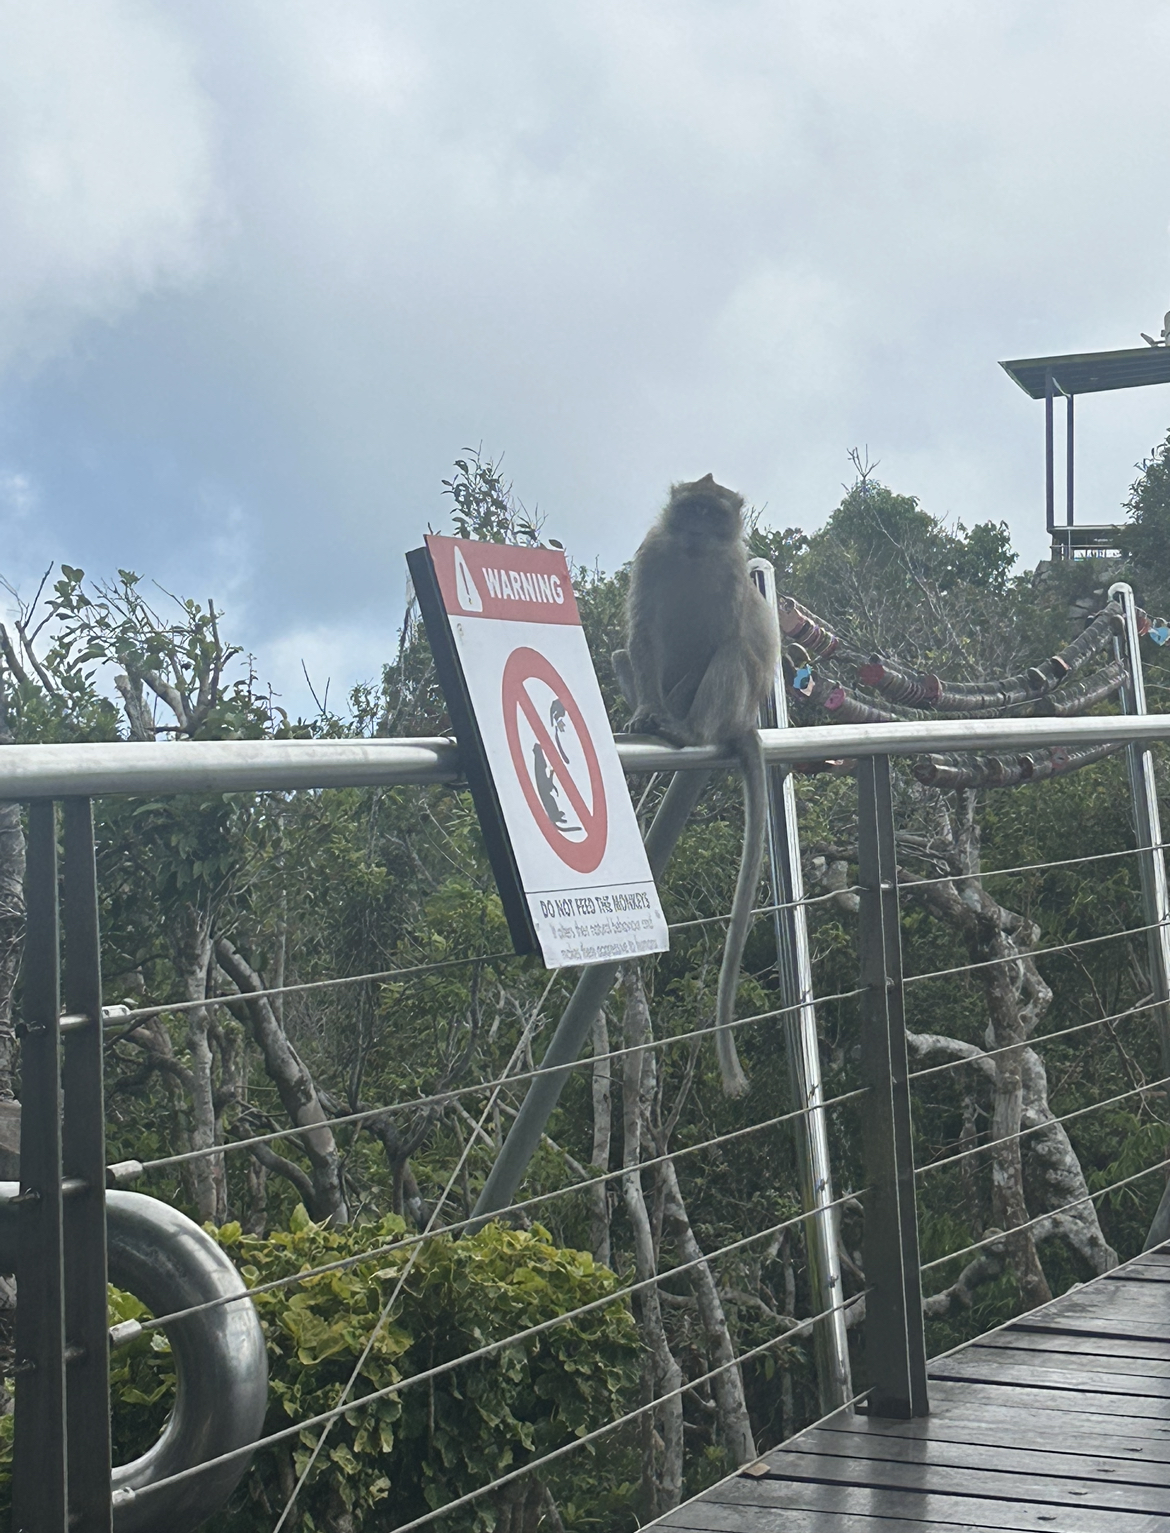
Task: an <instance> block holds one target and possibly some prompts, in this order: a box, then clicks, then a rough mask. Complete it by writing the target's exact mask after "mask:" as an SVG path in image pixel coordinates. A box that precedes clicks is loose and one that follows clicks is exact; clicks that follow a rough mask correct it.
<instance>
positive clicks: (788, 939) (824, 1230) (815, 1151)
mask: <svg viewBox="0 0 1170 1533" xmlns="http://www.w3.org/2000/svg"><path fill="white" fill-rule="evenodd" d="M749 569H750V570H751V574H752V579H753V580H754V581H755V582H756V584H757V586H758V587H759V589H760V591H761V592H762V593H763V596H764V599H765V600H766V601H767V602H768V603H769V604H770V605H771V606H772V608H773V609H774V608H775V606H776V574H775V571H774V570H773V568H772V566H771V565H770V564H769V563H768V562H767V561H766V560H764V559H753V560H752V561H751V564H750V565H749ZM763 711H764V713H765V714H766V717H764V718H762V719H761V720H760V723H761V725H762V726H763V727H764V728H765V729H786V728H787V727H788V707H787V704H786V702H785V699H784V675H783V671H782V669H781V667H780V665H779V663H777V666H776V675H775V677H774V679H773V683H772V695H771V698H770V700H769V705H767V706H766V707H765V709H764V710H763ZM768 862H769V866H770V867H771V869H772V902H773V904H775V905H784V906H786V907H788V908H786V909H783V910H776V911H775V912H774V913H773V915H774V924H775V929H776V972H777V976H778V979H779V982H780V983H779V991H780V1004H781V1006H784V1007H789V1008H793V1009H792V1010H790V1011H789V1012H788V1014H787V1016H786V1017H785V1018H784V1041H785V1051H786V1054H787V1061H788V1080H789V1089H790V1095H791V1099H792V1100H791V1106H792V1108H793V1109H800V1108H807V1109H809V1111H808V1116H807V1117H801V1118H797V1119H796V1120H795V1122H794V1124H793V1133H794V1136H795V1140H796V1164H797V1174H798V1176H799V1178H800V1197H801V1207H802V1208H803V1209H804V1211H805V1213H811V1214H812V1215H813V1217H812V1218H811V1219H810V1220H809V1221H808V1223H807V1224H806V1225H805V1237H806V1238H805V1249H806V1252H807V1257H808V1268H809V1282H810V1285H811V1287H812V1291H813V1294H814V1296H815V1306H814V1307H815V1310H816V1312H817V1313H818V1314H823V1315H824V1318H823V1319H822V1320H818V1321H817V1323H816V1326H815V1327H814V1331H813V1336H814V1345H815V1349H816V1362H817V1385H818V1389H819V1393H820V1404H821V1412H822V1414H824V1415H828V1413H829V1412H830V1411H833V1410H836V1409H837V1408H838V1407H839V1406H842V1405H844V1404H845V1402H846V1400H848V1399H849V1398H850V1397H851V1396H852V1394H853V1386H852V1383H851V1379H850V1370H849V1340H848V1336H847V1334H846V1331H845V1314H844V1311H843V1310H842V1309H841V1308H840V1304H841V1295H842V1287H841V1263H840V1258H839V1257H838V1254H837V1210H836V1209H835V1208H834V1207H833V1206H832V1205H833V1178H832V1170H831V1166H830V1161H829V1136H828V1123H827V1120H826V1116H825V1112H824V1109H823V1107H822V1105H821V1104H822V1103H823V1101H824V1089H823V1083H822V1080H821V1056H820V1047H819V1039H818V1035H817V1014H816V1006H815V1004H814V1000H813V977H812V957H811V954H810V952H809V943H808V917H807V913H806V911H805V908H804V906H803V905H802V904H801V903H800V902H801V901H802V900H803V899H804V875H803V872H802V870H801V864H800V835H799V830H798V827H797V818H796V793H795V790H794V787H793V781H792V775H791V773H790V772H789V771H788V770H787V768H781V767H772V768H770V770H769V772H768Z"/></svg>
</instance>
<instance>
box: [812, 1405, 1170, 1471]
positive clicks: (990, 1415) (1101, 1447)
mask: <svg viewBox="0 0 1170 1533" xmlns="http://www.w3.org/2000/svg"><path fill="white" fill-rule="evenodd" d="M1036 1420H1037V1421H1038V1422H1039V1424H1038V1425H1036V1426H1033V1427H1031V1428H1030V1429H1029V1431H1028V1435H1027V1437H1026V1439H1021V1436H1020V1418H1019V1413H1018V1412H1017V1411H1009V1410H1000V1409H997V1408H996V1407H995V1406H986V1407H983V1408H981V1409H980V1410H979V1411H978V1414H977V1415H975V1414H973V1415H972V1416H970V1417H967V1416H965V1415H963V1414H962V1413H957V1414H955V1415H951V1414H950V1412H949V1411H948V1410H947V1408H946V1407H945V1406H940V1407H939V1408H938V1409H936V1410H934V1411H933V1412H932V1413H931V1415H929V1416H927V1417H926V1418H925V1419H921V1418H920V1419H919V1420H916V1421H880V1420H873V1421H868V1420H867V1419H866V1418H865V1417H864V1416H859V1417H857V1418H856V1424H855V1425H852V1426H851V1425H850V1424H849V1423H848V1422H847V1421H844V1420H838V1419H837V1418H834V1421H833V1422H825V1423H824V1425H823V1426H822V1427H821V1428H820V1430H821V1431H825V1432H841V1433H843V1434H847V1435H848V1434H852V1433H857V1434H858V1435H863V1436H866V1437H883V1438H884V1437H892V1438H906V1439H909V1440H911V1441H928V1442H951V1443H971V1444H974V1445H977V1446H980V1447H988V1448H1010V1449H1012V1451H1013V1452H1016V1453H1018V1452H1019V1451H1020V1446H1021V1442H1022V1441H1023V1442H1024V1443H1025V1444H1026V1449H1027V1451H1028V1452H1031V1451H1032V1450H1033V1449H1038V1450H1040V1451H1041V1452H1053V1453H1070V1454H1078V1453H1083V1454H1088V1455H1092V1456H1096V1457H1098V1458H1119V1459H1125V1460H1129V1461H1134V1460H1139V1459H1140V1460H1143V1461H1146V1462H1149V1463H1156V1464H1159V1465H1164V1464H1170V1427H1160V1426H1158V1425H1157V1423H1154V1422H1144V1423H1141V1426H1143V1427H1151V1428H1152V1429H1153V1430H1152V1433H1151V1435H1150V1436H1144V1435H1141V1432H1140V1430H1137V1429H1135V1426H1134V1424H1133V1423H1131V1422H1130V1421H1128V1420H1122V1419H1121V1418H1118V1417H1112V1416H1093V1417H1092V1418H1090V1419H1089V1420H1085V1421H1081V1420H1078V1419H1077V1418H1076V1417H1069V1416H1064V1417H1061V1418H1059V1419H1058V1421H1057V1424H1056V1425H1055V1426H1052V1425H1048V1424H1046V1423H1047V1422H1050V1421H1051V1417H1047V1418H1041V1417H1039V1416H1037V1417H1036ZM801 1435H802V1436H803V1434H801ZM792 1440H793V1441H799V1440H800V1439H799V1438H796V1439H792ZM1162 1472H1163V1471H1162V1470H1161V1469H1159V1470H1158V1473H1159V1474H1161V1473H1162Z"/></svg>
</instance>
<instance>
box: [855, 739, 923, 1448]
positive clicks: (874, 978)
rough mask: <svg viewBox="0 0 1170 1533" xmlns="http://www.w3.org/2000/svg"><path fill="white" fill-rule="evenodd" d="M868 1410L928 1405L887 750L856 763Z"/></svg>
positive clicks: (911, 1410)
mask: <svg viewBox="0 0 1170 1533" xmlns="http://www.w3.org/2000/svg"><path fill="white" fill-rule="evenodd" d="M857 794H858V857H857V861H858V882H859V884H860V885H861V895H860V900H861V903H860V909H859V911H858V960H859V967H860V982H861V985H862V986H863V992H862V996H861V1073H862V1080H863V1083H864V1085H865V1087H866V1088H867V1090H866V1096H865V1098H864V1101H863V1114H864V1124H863V1131H862V1132H863V1148H864V1154H865V1178H866V1187H867V1191H866V1194H865V1242H864V1254H865V1278H866V1283H867V1284H868V1287H869V1292H868V1295H867V1298H866V1310H865V1355H866V1365H867V1371H868V1374H869V1384H870V1395H869V1413H870V1415H871V1416H893V1417H898V1418H900V1419H906V1418H909V1417H911V1416H925V1415H927V1414H928V1412H929V1409H930V1407H929V1403H928V1400H927V1388H926V1338H925V1334H924V1330H923V1322H922V1275H921V1271H920V1269H919V1259H918V1219H917V1209H916V1206H915V1195H914V1147H913V1142H912V1134H911V1122H910V1082H909V1064H908V1060H907V1054H906V1023H905V1010H904V997H903V988H902V935H901V929H900V922H899V911H898V868H897V855H896V850H895V845H894V805H893V794H892V790H891V774H890V758H889V757H888V756H871V757H867V758H864V759H862V760H860V761H858V763H857Z"/></svg>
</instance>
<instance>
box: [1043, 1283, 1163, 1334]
mask: <svg viewBox="0 0 1170 1533" xmlns="http://www.w3.org/2000/svg"><path fill="white" fill-rule="evenodd" d="M1071 1315H1076V1316H1082V1317H1083V1316H1085V1315H1111V1316H1113V1317H1114V1318H1115V1319H1119V1320H1143V1321H1145V1322H1146V1323H1147V1324H1148V1323H1149V1322H1151V1321H1153V1322H1154V1323H1155V1324H1157V1323H1158V1322H1159V1321H1160V1322H1161V1324H1162V1325H1163V1327H1164V1328H1165V1329H1166V1330H1167V1331H1170V1294H1167V1293H1166V1292H1165V1291H1164V1286H1163V1284H1161V1283H1098V1284H1097V1285H1096V1286H1095V1287H1094V1288H1093V1290H1092V1291H1091V1292H1089V1293H1085V1292H1083V1291H1082V1290H1080V1289H1076V1290H1074V1291H1073V1292H1072V1293H1070V1294H1067V1295H1066V1296H1065V1298H1064V1299H1062V1300H1061V1304H1060V1308H1059V1309H1055V1308H1054V1309H1048V1310H1042V1311H1041V1313H1040V1315H1039V1316H1037V1319H1043V1320H1045V1321H1048V1320H1051V1319H1052V1318H1054V1317H1057V1316H1058V1317H1059V1318H1060V1319H1061V1320H1063V1319H1065V1318H1066V1317H1068V1316H1071Z"/></svg>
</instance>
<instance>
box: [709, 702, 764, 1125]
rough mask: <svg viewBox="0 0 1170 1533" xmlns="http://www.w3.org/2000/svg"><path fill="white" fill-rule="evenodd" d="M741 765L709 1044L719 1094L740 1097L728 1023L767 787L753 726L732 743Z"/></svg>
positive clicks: (739, 1071)
mask: <svg viewBox="0 0 1170 1533" xmlns="http://www.w3.org/2000/svg"><path fill="white" fill-rule="evenodd" d="M735 749H736V753H737V755H738V756H739V759H740V766H741V768H742V770H743V851H742V853H741V855H740V859H739V875H738V877H737V878H736V880H735V898H734V899H733V900H732V902H731V919H730V921H729V922H728V923H727V936H726V938H725V939H724V943H723V963H722V964H721V966H720V969H719V990H718V995H717V999H716V1003H715V1028H716V1031H715V1045H716V1050H717V1052H718V1055H719V1073H720V1074H721V1075H722V1077H723V1091H724V1095H725V1096H729V1097H741V1096H743V1094H744V1092H745V1091H746V1090H747V1089H748V1080H747V1076H746V1075H745V1074H744V1073H743V1067H742V1065H741V1064H740V1062H739V1054H738V1052H737V1050H736V1047H735V1034H734V1033H733V1032H732V1030H731V1028H730V1026H729V1024H730V1023H731V1022H732V1021H733V1020H734V1018H735V992H736V990H737V989H738V987H739V968H740V964H741V963H742V962H743V950H744V948H745V947H746V945H747V939H748V930H749V928H750V926H751V914H752V905H753V903H754V902H755V897H756V889H757V887H758V886H759V882H760V869H761V867H762V866H763V861H764V833H765V830H766V815H767V812H768V790H767V781H766V777H765V771H764V750H763V747H762V746H761V744H760V737H759V735H758V734H757V733H756V731H755V730H754V729H753V730H752V731H751V732H750V733H749V734H745V735H743V736H742V738H740V739H739V740H737V741H736V742H735Z"/></svg>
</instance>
